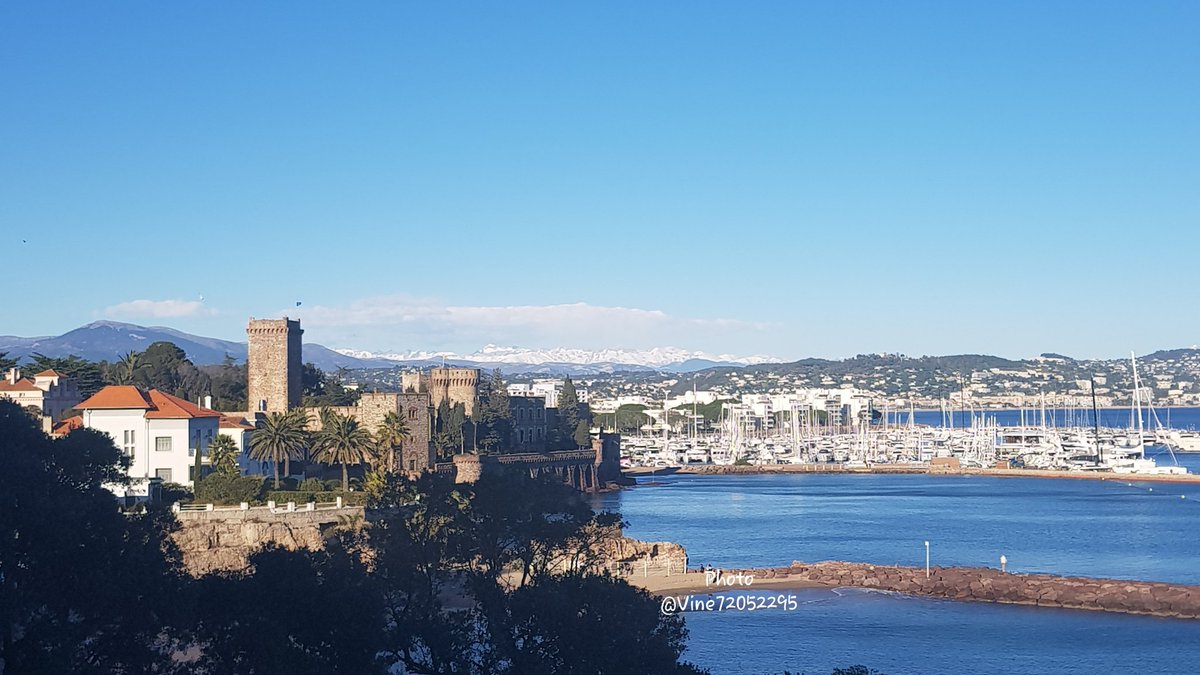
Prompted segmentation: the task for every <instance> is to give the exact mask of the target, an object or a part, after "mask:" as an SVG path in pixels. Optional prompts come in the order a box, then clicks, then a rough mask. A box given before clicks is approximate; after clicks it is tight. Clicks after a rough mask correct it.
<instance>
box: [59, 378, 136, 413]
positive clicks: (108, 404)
mask: <svg viewBox="0 0 1200 675" xmlns="http://www.w3.org/2000/svg"><path fill="white" fill-rule="evenodd" d="M75 408H76V409H77V410H122V409H141V410H153V409H154V406H153V405H151V404H150V401H149V399H147V398H146V395H145V394H143V393H142V392H141V390H140V389H138V388H137V387H134V386H131V385H116V384H114V385H109V386H107V387H105V388H103V389H101V390H100V391H98V392H96V393H95V394H93V395H92V396H91V398H89V399H88V400H86V401H84V402H83V403H80V404H79V405H77V406H75Z"/></svg>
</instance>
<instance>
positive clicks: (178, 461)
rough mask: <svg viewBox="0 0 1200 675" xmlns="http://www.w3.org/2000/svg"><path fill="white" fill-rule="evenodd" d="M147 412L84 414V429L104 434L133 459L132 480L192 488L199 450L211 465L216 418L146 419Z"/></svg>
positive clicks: (205, 460) (97, 411) (92, 412)
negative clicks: (141, 479)
mask: <svg viewBox="0 0 1200 675" xmlns="http://www.w3.org/2000/svg"><path fill="white" fill-rule="evenodd" d="M145 413H146V411H144V410H84V411H83V425H84V426H85V427H87V428H89V429H95V430H97V431H102V432H104V433H106V434H108V435H109V437H110V438H112V439H113V442H114V443H115V444H116V445H117V447H118V448H120V449H121V450H122V451H123V452H124V453H125V454H126V456H128V457H129V458H130V460H131V461H130V464H129V471H128V474H129V477H130V478H160V479H162V481H163V482H164V483H180V484H183V485H191V484H192V483H193V481H194V476H193V475H192V474H193V473H194V472H195V464H196V448H197V446H198V447H199V448H200V453H201V461H202V462H203V463H204V464H205V465H207V463H208V457H207V456H208V445H209V443H211V442H212V439H213V437H215V436H216V435H217V418H216V417H193V418H185V419H147V418H146V415H145Z"/></svg>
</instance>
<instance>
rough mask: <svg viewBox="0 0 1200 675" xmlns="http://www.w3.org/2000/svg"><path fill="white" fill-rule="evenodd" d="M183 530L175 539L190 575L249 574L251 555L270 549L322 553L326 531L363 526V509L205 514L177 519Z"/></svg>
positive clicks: (195, 513) (197, 513) (184, 513)
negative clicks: (273, 546) (235, 572)
mask: <svg viewBox="0 0 1200 675" xmlns="http://www.w3.org/2000/svg"><path fill="white" fill-rule="evenodd" d="M176 516H177V517H178V518H179V524H180V527H179V529H178V530H176V531H175V532H174V533H173V534H172V535H171V536H172V539H174V540H175V544H176V545H177V546H178V547H179V550H180V551H181V552H182V553H183V562H184V565H185V566H186V567H187V569H188V572H190V573H192V574H193V575H196V576H199V575H201V574H207V573H209V572H215V571H222V570H225V571H237V570H242V569H245V568H246V567H247V565H248V559H249V556H250V554H251V553H253V552H254V551H255V550H257V549H258V548H260V547H262V546H263V545H265V544H277V545H279V546H282V547H284V548H286V549H289V550H295V549H301V548H305V549H310V550H319V549H321V548H323V547H324V546H325V535H324V532H325V531H326V530H328V529H329V528H332V527H336V526H339V525H346V524H353V523H356V522H361V519H362V516H363V510H362V508H353V507H351V508H344V509H330V510H324V511H311V512H309V511H295V512H280V513H271V512H270V511H267V510H264V509H252V510H248V511H208V512H205V511H200V512H190V513H189V512H182V513H178V514H176Z"/></svg>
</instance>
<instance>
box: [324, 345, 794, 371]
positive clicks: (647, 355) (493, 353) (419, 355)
mask: <svg viewBox="0 0 1200 675" xmlns="http://www.w3.org/2000/svg"><path fill="white" fill-rule="evenodd" d="M334 351H336V352H338V353H339V354H343V355H345V356H350V357H353V358H356V359H383V360H386V361H397V362H410V361H435V360H440V359H443V358H444V359H446V360H447V361H470V362H474V363H496V364H502V363H507V364H519V365H537V364H543V363H564V364H567V363H569V364H575V365H589V366H590V365H600V364H620V365H630V366H643V367H646V368H664V367H667V366H673V365H678V364H682V363H687V362H701V363H704V364H705V365H704V366H702V367H708V366H709V365H738V366H745V365H755V364H759V363H773V362H774V363H777V362H779V361H780V359H778V358H775V357H771V356H763V355H755V356H735V355H732V354H710V353H708V352H701V351H690V350H687V349H679V348H677V347H657V348H654V349H599V350H589V349H570V348H565V347H557V348H554V349H524V348H521V347H499V346H497V345H487V346H485V347H483V348H482V349H480V350H478V351H476V352H473V353H470V354H459V353H455V352H428V351H412V352H392V353H376V352H369V351H362V350H357V349H335V350H334Z"/></svg>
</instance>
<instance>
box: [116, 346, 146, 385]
mask: <svg viewBox="0 0 1200 675" xmlns="http://www.w3.org/2000/svg"><path fill="white" fill-rule="evenodd" d="M139 356H141V354H139V353H138V352H135V351H130V352H127V353H126V354H125V355H124V356H122V357H121V360H120V361H117V363H116V364H114V365H115V366H116V370H117V376H116V380H117V384H133V373H134V372H135V371H136V370H137V367H138V357H139Z"/></svg>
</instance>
